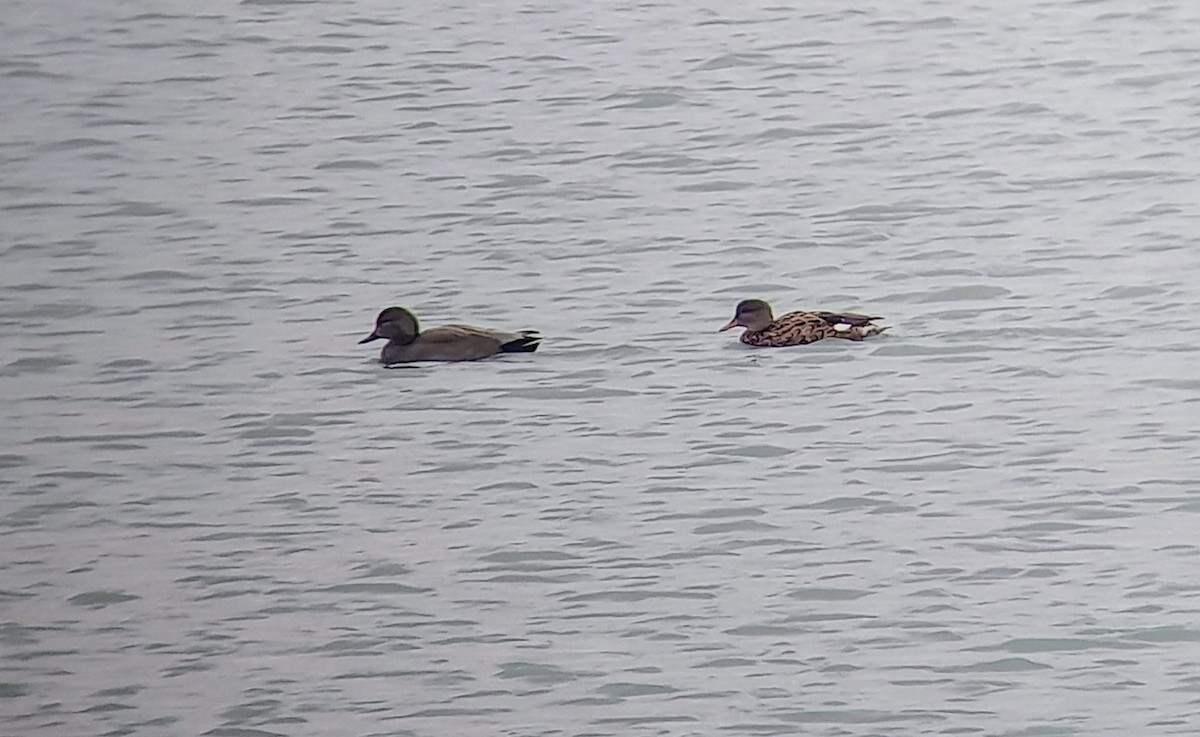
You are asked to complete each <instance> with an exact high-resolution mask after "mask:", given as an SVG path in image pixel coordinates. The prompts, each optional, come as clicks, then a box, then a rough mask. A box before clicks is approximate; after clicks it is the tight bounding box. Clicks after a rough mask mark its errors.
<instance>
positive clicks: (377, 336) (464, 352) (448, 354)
mask: <svg viewBox="0 0 1200 737" xmlns="http://www.w3.org/2000/svg"><path fill="white" fill-rule="evenodd" d="M383 339H386V340H387V345H385V346H384V347H383V350H382V351H380V353H379V360H380V362H382V363H385V364H390V363H411V362H414V361H476V360H479V359H480V358H487V357H488V356H494V355H496V354H498V353H532V352H534V351H536V350H537V348H538V345H539V343H540V341H541V339H542V336H540V335H538V334H537V332H536V331H534V330H520V331H517V332H515V333H508V332H504V331H501V330H489V329H487V328H476V327H472V326H470V325H442V326H440V327H436V328H429V329H428V330H421V328H420V325H419V324H418V323H417V317H416V315H414V314H413V313H411V312H409V311H408V310H406V309H404V308H403V307H388V308H387V309H385V310H384V311H383V312H380V313H379V317H377V318H375V329H374V330H373V331H371V334H370V335H368V336H367V337H365V338H363V339H362V340H360V341H358V342H359V343H360V344H361V343H370V342H371V341H373V340H383Z"/></svg>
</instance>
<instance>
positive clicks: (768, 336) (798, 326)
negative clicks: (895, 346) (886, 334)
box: [742, 311, 886, 348]
mask: <svg viewBox="0 0 1200 737" xmlns="http://www.w3.org/2000/svg"><path fill="white" fill-rule="evenodd" d="M878 319H879V318H877V317H870V316H868V315H859V314H856V313H853V312H804V311H800V312H789V313H787V314H786V315H780V316H779V317H777V318H775V320H774V321H773V322H772V323H771V324H770V325H768V326H766V327H765V328H763V329H762V330H757V331H753V330H747V331H745V332H744V333H742V342H743V343H745V344H747V345H753V346H759V347H761V348H778V347H782V346H789V345H807V344H808V343H814V342H816V341H818V340H822V339H824V338H845V339H846V340H862V339H863V338H864V337H867V336H869V335H877V334H879V333H881V332H883V330H885V329H886V328H881V327H879V326H878V325H874V324H872V322H871V321H872V320H878Z"/></svg>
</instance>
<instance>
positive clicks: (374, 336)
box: [358, 332, 383, 345]
mask: <svg viewBox="0 0 1200 737" xmlns="http://www.w3.org/2000/svg"><path fill="white" fill-rule="evenodd" d="M382 337H383V336H382V335H380V334H379V333H374V332H373V333H371V334H370V335H368V336H367V337H365V338H363V339H362V340H360V341H358V344H359V345H362V344H363V343H370V342H371V341H372V340H379V339H380V338H382Z"/></svg>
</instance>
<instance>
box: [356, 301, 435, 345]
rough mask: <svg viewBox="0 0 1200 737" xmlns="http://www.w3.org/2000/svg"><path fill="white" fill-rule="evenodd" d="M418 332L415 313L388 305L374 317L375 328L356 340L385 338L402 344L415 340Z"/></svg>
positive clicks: (369, 340)
mask: <svg viewBox="0 0 1200 737" xmlns="http://www.w3.org/2000/svg"><path fill="white" fill-rule="evenodd" d="M419 332H420V328H419V327H418V326H417V316H416V315H414V314H413V313H411V312H409V311H408V310H406V309H404V308H403V307H389V308H387V309H386V310H384V311H383V312H380V313H379V317H377V318H375V329H374V330H373V331H371V334H370V335H368V336H367V337H365V338H363V339H362V340H360V341H358V342H359V343H360V344H361V343H370V342H371V341H372V340H380V339H381V338H386V339H387V340H390V341H392V342H393V343H400V344H401V345H404V344H407V343H411V342H413V341H414V340H416V339H417V334H418V333H419Z"/></svg>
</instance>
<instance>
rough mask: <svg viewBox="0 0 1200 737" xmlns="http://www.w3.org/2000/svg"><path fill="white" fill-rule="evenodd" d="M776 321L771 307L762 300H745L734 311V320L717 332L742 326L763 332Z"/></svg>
mask: <svg viewBox="0 0 1200 737" xmlns="http://www.w3.org/2000/svg"><path fill="white" fill-rule="evenodd" d="M774 319H775V316H774V315H772V314H771V305H769V304H767V303H766V302H764V301H762V300H761V299H744V300H742V301H741V302H738V306H737V309H736V310H734V311H733V319H732V320H730V321H729V322H728V323H727V324H726V325H725V327H723V328H721V330H718V331H717V332H722V331H724V330H729V329H730V328H736V327H738V326H741V327H743V328H747V329H749V330H762V329H763V328H765V327H766V326H768V325H770V324H771V322H772V321H773V320H774Z"/></svg>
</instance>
